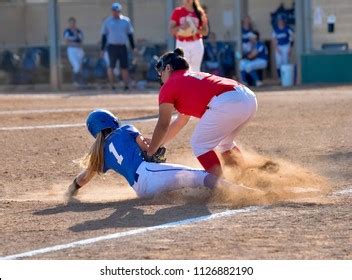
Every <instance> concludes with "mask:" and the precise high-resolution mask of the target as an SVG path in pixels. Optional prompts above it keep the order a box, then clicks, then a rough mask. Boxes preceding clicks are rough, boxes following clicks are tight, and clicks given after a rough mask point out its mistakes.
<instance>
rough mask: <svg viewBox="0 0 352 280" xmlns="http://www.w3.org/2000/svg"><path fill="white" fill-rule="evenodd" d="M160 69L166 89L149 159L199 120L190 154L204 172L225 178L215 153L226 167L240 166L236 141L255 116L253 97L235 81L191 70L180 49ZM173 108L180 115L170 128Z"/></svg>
mask: <svg viewBox="0 0 352 280" xmlns="http://www.w3.org/2000/svg"><path fill="white" fill-rule="evenodd" d="M156 68H157V71H158V72H159V75H160V77H161V80H162V83H163V85H162V87H161V89H160V93H159V119H158V122H157V125H156V127H155V130H154V133H153V137H152V140H151V143H150V146H149V149H148V155H152V154H153V153H155V151H156V150H157V149H158V148H159V147H160V146H161V145H162V144H166V143H168V142H169V141H170V140H172V139H173V138H174V137H175V136H176V135H177V134H178V132H179V131H180V130H181V129H182V128H183V127H184V126H185V125H186V124H187V122H188V120H189V119H190V117H191V116H193V117H196V118H200V121H199V122H198V124H197V126H196V128H195V131H194V133H193V136H192V139H191V144H192V149H193V152H194V154H195V156H196V157H197V158H198V160H199V162H200V163H201V164H202V166H203V167H204V169H205V170H206V171H208V172H211V173H213V174H215V175H218V176H220V175H222V169H221V164H220V160H219V158H218V156H217V154H216V153H215V151H214V149H217V150H218V152H219V153H220V154H221V156H222V157H223V159H224V160H225V163H227V164H229V165H232V166H234V165H235V164H240V162H238V161H237V162H236V161H233V162H231V161H232V159H233V156H234V155H237V156H238V155H239V154H240V153H238V151H239V150H238V148H237V147H236V143H235V142H234V141H233V140H234V138H235V136H236V135H237V134H238V133H239V131H240V130H241V129H242V128H243V127H244V125H245V124H247V123H248V122H249V121H250V120H251V119H252V118H253V117H254V115H255V113H256V111H257V100H256V97H255V95H254V93H253V92H252V91H251V90H250V89H248V88H247V87H245V86H244V85H241V84H240V83H238V82H236V81H234V80H231V79H226V78H222V77H218V76H215V75H211V74H208V73H203V72H193V71H189V70H188V69H189V64H188V62H187V61H186V60H185V58H184V57H183V52H182V50H180V49H176V50H174V52H169V53H166V54H164V55H163V56H162V57H161V58H160V59H159V62H158V63H157V65H156ZM174 109H176V110H177V111H178V112H179V114H178V116H177V118H176V119H175V120H174V121H173V122H172V123H171V124H170V122H171V116H172V113H173V111H174ZM239 160H241V158H239Z"/></svg>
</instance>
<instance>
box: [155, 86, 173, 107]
mask: <svg viewBox="0 0 352 280" xmlns="http://www.w3.org/2000/svg"><path fill="white" fill-rule="evenodd" d="M163 103H171V104H175V96H174V92H173V90H172V85H171V83H166V84H164V85H163V86H162V88H161V89H160V93H159V105H160V104H163Z"/></svg>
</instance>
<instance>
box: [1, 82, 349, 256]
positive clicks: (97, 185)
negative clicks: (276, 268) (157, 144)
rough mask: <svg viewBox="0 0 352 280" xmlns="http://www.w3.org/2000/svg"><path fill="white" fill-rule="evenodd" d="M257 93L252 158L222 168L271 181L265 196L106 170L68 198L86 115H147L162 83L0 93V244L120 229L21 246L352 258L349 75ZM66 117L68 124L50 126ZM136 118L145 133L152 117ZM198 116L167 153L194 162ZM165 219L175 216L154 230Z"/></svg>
mask: <svg viewBox="0 0 352 280" xmlns="http://www.w3.org/2000/svg"><path fill="white" fill-rule="evenodd" d="M258 103H259V110H258V114H257V116H256V118H255V120H254V121H253V122H252V123H250V124H249V125H248V126H247V127H246V128H245V129H244V130H243V131H242V133H241V134H240V136H239V138H238V143H239V145H240V147H242V149H243V151H244V153H245V156H246V158H247V160H248V161H249V162H251V163H252V164H253V166H252V167H249V168H247V169H246V170H245V172H244V171H243V172H240V173H238V171H236V170H234V171H233V170H227V172H226V174H227V177H228V178H229V179H231V180H235V181H236V182H238V183H243V184H246V185H250V186H254V187H258V188H260V189H263V190H266V191H268V190H269V191H270V192H269V193H271V194H273V196H271V197H269V198H268V197H267V198H266V199H265V203H257V201H253V200H250V199H247V198H245V197H244V198H243V197H242V198H241V197H238V196H237V195H236V194H235V193H226V192H223V193H220V194H217V196H216V197H211V198H210V199H208V200H207V203H206V202H204V201H203V202H200V201H199V200H197V201H196V200H195V199H194V195H196V196H198V195H199V193H197V194H194V193H193V196H189V195H192V193H191V194H190V193H187V192H185V193H181V194H180V193H177V194H170V195H168V196H166V197H162V196H161V197H158V198H155V199H151V200H141V199H137V198H136V196H135V194H134V192H133V190H132V189H131V188H130V187H128V185H127V183H126V182H125V181H124V180H123V179H122V178H121V177H119V176H117V175H116V174H107V175H105V176H103V177H100V178H96V179H94V181H93V182H92V183H90V184H89V185H87V186H86V187H84V188H83V189H82V191H81V192H80V194H79V196H78V199H79V202H77V203H72V204H68V205H66V204H64V203H63V199H62V195H63V192H64V191H65V189H66V188H67V186H68V185H69V184H70V182H71V181H72V179H73V178H74V176H75V175H77V173H78V172H79V170H80V167H79V165H78V161H79V159H80V158H82V156H83V155H84V153H85V152H86V151H87V149H88V148H89V146H90V145H91V143H92V139H91V137H90V136H89V135H88V133H87V132H86V130H85V127H84V126H83V124H84V121H85V117H86V115H87V113H88V112H89V110H91V109H92V108H96V107H103V108H109V109H111V110H112V111H113V112H114V113H118V114H119V116H120V117H121V118H122V119H130V118H144V117H148V116H150V117H152V116H155V115H157V95H156V94H139V95H137V94H136V95H134V94H131V95H129V94H126V95H111V94H109V95H104V94H99V93H98V92H95V93H94V94H92V93H89V92H88V93H86V94H82V93H81V94H80V95H73V94H56V95H54V94H53V95H45V94H40V95H25V94H23V95H0V135H1V137H0V143H1V145H0V154H1V169H0V174H1V177H0V196H1V204H0V208H1V212H0V215H1V231H2V233H1V235H2V237H1V240H0V255H1V256H2V257H4V256H9V255H14V254H19V253H23V252H28V251H32V250H36V249H41V248H47V247H51V246H54V245H59V244H68V243H71V242H75V241H79V240H82V239H88V238H96V237H99V236H106V235H109V234H115V233H117V234H119V233H121V234H120V235H118V236H119V237H118V238H114V239H109V240H105V241H100V242H93V243H91V244H88V245H82V246H76V247H73V246H72V247H67V248H66V249H60V250H56V251H54V250H52V251H50V250H49V251H48V252H46V253H40V254H39V253H38V254H36V255H33V256H27V257H25V258H33V259H351V258H352V245H351V244H352V227H351V221H352V211H351V203H352V110H351V108H352V86H345V87H336V88H332V87H330V88H316V89H305V90H292V91H277V92H265V91H262V92H260V93H258ZM62 124H66V125H67V127H50V125H62ZM134 124H135V125H136V126H137V128H139V129H140V130H141V131H142V133H144V134H146V135H149V136H150V135H151V133H152V131H153V128H154V125H155V121H153V120H151V121H147V122H134ZM195 124H196V121H191V123H190V124H189V125H188V126H187V127H186V128H185V129H184V130H183V131H182V132H181V134H180V135H179V137H177V139H176V140H175V141H174V142H173V143H172V144H170V145H169V146H168V161H169V162H175V163H181V164H187V165H191V166H194V167H199V164H198V162H197V161H196V159H195V158H194V157H193V156H192V153H191V149H190V144H189V139H190V135H191V133H192V130H193V128H194V125H195ZM43 125H49V127H46V128H39V127H38V126H43ZM29 128H30V129H29ZM267 162H273V163H274V164H273V165H272V164H270V163H269V164H266V163H267ZM261 168H262V169H261ZM213 195H214V194H213ZM184 196H186V197H184ZM224 196H225V197H224ZM232 197H233V198H232ZM263 201H264V200H263ZM251 205H256V206H255V207H254V208H245V209H249V210H248V211H247V210H246V212H239V213H236V214H233V215H232V214H231V215H225V216H224V217H220V218H216V219H215V218H214V219H210V220H206V219H203V218H202V217H211V215H212V214H216V213H218V214H221V213H223V212H225V211H227V210H228V209H242V207H248V206H251ZM198 218H200V221H198V222H193V221H197V219H198ZM184 220H187V221H188V220H189V221H190V222H189V223H187V224H184V225H182V223H181V222H180V221H184ZM169 223H176V226H172V227H165V228H162V227H160V228H153V230H150V231H147V229H148V228H151V227H156V226H162V225H164V224H169ZM143 229H146V230H145V231H143ZM132 230H137V231H136V232H137V233H134V232H135V231H134V232H132ZM139 232H140V233H139ZM124 233H128V236H123V234H124Z"/></svg>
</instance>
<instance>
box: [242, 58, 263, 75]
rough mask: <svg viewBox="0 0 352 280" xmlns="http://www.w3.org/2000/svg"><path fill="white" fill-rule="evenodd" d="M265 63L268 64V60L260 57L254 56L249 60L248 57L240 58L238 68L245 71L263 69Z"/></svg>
mask: <svg viewBox="0 0 352 280" xmlns="http://www.w3.org/2000/svg"><path fill="white" fill-rule="evenodd" d="M267 65H268V62H267V61H266V60H265V59H262V58H256V59H253V60H249V59H241V60H240V70H241V71H246V72H247V73H250V72H252V71H253V70H259V69H265V68H266V66H267Z"/></svg>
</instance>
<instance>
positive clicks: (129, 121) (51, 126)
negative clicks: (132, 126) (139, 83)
mask: <svg viewBox="0 0 352 280" xmlns="http://www.w3.org/2000/svg"><path fill="white" fill-rule="evenodd" d="M157 119H158V118H157V117H154V116H153V117H150V118H136V119H130V120H124V121H122V124H127V123H131V122H138V123H143V122H152V121H155V120H157ZM85 125H86V124H85V123H71V124H48V125H34V126H12V127H0V131H13V130H33V129H52V128H71V127H84V126H85Z"/></svg>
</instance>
